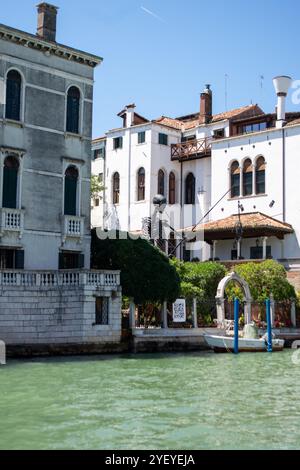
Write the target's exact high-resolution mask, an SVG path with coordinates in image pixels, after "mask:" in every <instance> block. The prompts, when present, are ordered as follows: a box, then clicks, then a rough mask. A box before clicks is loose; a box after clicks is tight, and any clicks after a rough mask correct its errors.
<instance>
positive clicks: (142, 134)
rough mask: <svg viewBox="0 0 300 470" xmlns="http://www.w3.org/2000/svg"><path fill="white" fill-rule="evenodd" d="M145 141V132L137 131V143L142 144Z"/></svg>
mask: <svg viewBox="0 0 300 470" xmlns="http://www.w3.org/2000/svg"><path fill="white" fill-rule="evenodd" d="M145 142H146V132H139V133H138V144H144V143H145Z"/></svg>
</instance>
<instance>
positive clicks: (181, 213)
mask: <svg viewBox="0 0 300 470" xmlns="http://www.w3.org/2000/svg"><path fill="white" fill-rule="evenodd" d="M182 177H183V164H182V161H181V162H180V228H181V229H183V228H184V227H183V222H184V221H183V187H182V183H183V181H182ZM182 258H183V243H181V245H180V259H181V260H182Z"/></svg>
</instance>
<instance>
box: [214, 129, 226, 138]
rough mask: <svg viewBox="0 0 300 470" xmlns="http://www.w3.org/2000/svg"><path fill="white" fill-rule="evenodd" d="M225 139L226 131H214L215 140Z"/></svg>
mask: <svg viewBox="0 0 300 470" xmlns="http://www.w3.org/2000/svg"><path fill="white" fill-rule="evenodd" d="M223 137H225V129H216V130H215V131H214V138H215V139H222V138H223Z"/></svg>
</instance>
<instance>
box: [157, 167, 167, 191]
mask: <svg viewBox="0 0 300 470" xmlns="http://www.w3.org/2000/svg"><path fill="white" fill-rule="evenodd" d="M157 194H161V195H162V196H164V195H165V173H164V171H163V170H159V172H158V179H157Z"/></svg>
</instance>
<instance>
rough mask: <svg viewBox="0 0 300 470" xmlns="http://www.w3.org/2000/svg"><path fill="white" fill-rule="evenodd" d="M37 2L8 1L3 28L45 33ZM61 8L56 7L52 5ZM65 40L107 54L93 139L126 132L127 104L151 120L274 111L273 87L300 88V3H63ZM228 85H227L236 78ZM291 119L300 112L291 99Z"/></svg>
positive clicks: (59, 0)
mask: <svg viewBox="0 0 300 470" xmlns="http://www.w3.org/2000/svg"><path fill="white" fill-rule="evenodd" d="M37 3H38V2H37V0H33V1H32V0H14V1H10V2H9V1H7V0H1V6H2V8H1V19H0V22H1V23H3V24H7V25H9V26H12V27H16V28H18V29H21V30H24V31H27V32H30V33H35V32H36V23H37V18H36V9H35V6H36V4H37ZM50 3H51V2H50ZM54 4H55V5H56V6H59V7H60V10H59V15H58V25H57V28H58V29H57V41H58V42H60V43H63V44H66V45H68V46H71V47H75V48H78V49H81V50H84V51H86V52H91V53H94V54H96V55H100V56H101V57H103V58H104V61H103V63H102V65H101V66H100V67H98V68H97V69H96V70H95V91H94V122H93V136H94V137H98V136H100V135H103V134H104V133H105V132H106V131H107V130H109V129H112V128H115V127H120V125H121V121H120V118H118V117H117V114H118V112H120V111H121V110H122V109H123V108H124V106H125V105H126V104H129V103H133V102H134V103H135V104H136V111H137V112H138V113H139V114H141V115H143V116H145V117H146V118H148V119H155V118H158V117H159V116H161V115H165V116H171V117H176V116H181V115H185V114H190V113H195V112H198V111H199V95H200V93H201V91H202V90H203V89H204V85H205V84H206V83H209V84H211V86H212V90H213V97H214V98H213V100H214V101H213V107H214V113H218V112H222V111H224V110H225V108H226V99H225V95H226V85H225V83H226V82H227V96H228V98H227V108H228V109H233V108H236V107H240V106H244V105H247V104H250V103H258V104H259V105H260V106H261V107H262V108H263V110H264V111H265V112H273V111H274V109H275V105H276V96H275V92H274V88H273V85H272V78H273V77H274V76H276V75H279V74H280V75H281V74H283V75H290V76H292V77H293V79H294V80H298V79H300V58H299V54H298V51H296V49H295V47H296V46H297V44H299V36H300V27H299V18H300V2H299V0H285V1H284V2H283V1H282V0H251V1H248V2H246V1H245V0H214V1H211V2H209V1H208V0H84V1H82V0H54ZM226 76H227V78H226ZM287 108H288V110H289V111H300V104H299V105H295V104H293V103H292V101H291V96H289V99H288V104H287Z"/></svg>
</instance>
